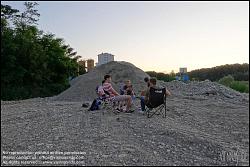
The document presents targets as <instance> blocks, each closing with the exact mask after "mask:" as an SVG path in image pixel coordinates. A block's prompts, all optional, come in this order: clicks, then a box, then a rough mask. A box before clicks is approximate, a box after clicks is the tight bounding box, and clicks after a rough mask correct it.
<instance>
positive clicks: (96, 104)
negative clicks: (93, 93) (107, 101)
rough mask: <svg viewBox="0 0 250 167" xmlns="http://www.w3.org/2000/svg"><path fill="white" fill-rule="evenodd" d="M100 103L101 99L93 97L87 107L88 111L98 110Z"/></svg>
mask: <svg viewBox="0 0 250 167" xmlns="http://www.w3.org/2000/svg"><path fill="white" fill-rule="evenodd" d="M100 105H101V101H100V100H98V99H94V100H93V102H92V104H91V106H90V108H89V111H94V110H99V109H100Z"/></svg>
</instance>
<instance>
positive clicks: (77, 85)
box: [52, 61, 149, 101]
mask: <svg viewBox="0 0 250 167" xmlns="http://www.w3.org/2000/svg"><path fill="white" fill-rule="evenodd" d="M106 74H110V75H111V76H112V85H113V87H114V88H115V89H116V90H117V91H119V87H120V84H121V82H124V81H125V80H127V79H130V80H131V82H132V84H133V87H134V90H135V93H137V94H138V93H139V92H141V91H142V90H143V89H145V83H144V78H145V77H149V75H148V74H146V73H145V72H144V71H142V70H141V69H139V68H137V67H136V66H134V65H133V64H131V63H128V62H117V61H113V62H109V63H107V64H103V65H101V66H98V67H96V68H95V69H93V70H92V71H90V72H89V73H86V74H84V75H81V76H79V77H77V78H75V79H74V80H72V82H71V87H70V88H69V89H67V90H66V91H64V92H62V93H61V94H59V95H57V96H55V97H53V98H52V100H56V101H91V100H92V99H93V98H95V97H96V93H95V88H96V86H97V85H100V84H101V82H102V80H103V77H104V75H106Z"/></svg>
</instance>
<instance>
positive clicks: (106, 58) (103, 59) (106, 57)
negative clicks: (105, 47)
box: [96, 53, 114, 66]
mask: <svg viewBox="0 0 250 167" xmlns="http://www.w3.org/2000/svg"><path fill="white" fill-rule="evenodd" d="M97 56H98V62H97V63H96V66H99V65H102V64H106V63H108V62H110V61H114V55H112V54H110V53H101V54H99V55H97Z"/></svg>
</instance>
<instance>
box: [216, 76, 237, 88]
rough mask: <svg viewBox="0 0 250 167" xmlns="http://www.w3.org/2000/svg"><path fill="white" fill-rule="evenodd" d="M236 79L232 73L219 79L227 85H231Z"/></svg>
mask: <svg viewBox="0 0 250 167" xmlns="http://www.w3.org/2000/svg"><path fill="white" fill-rule="evenodd" d="M233 81H234V78H233V76H232V75H228V76H225V77H223V78H221V79H220V80H219V83H220V84H222V85H225V86H228V87H229V86H230V85H231V83H232V82H233Z"/></svg>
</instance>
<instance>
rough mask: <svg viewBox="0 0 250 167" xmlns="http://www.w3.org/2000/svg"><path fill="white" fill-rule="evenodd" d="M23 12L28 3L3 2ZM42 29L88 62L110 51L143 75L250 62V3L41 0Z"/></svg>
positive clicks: (40, 21)
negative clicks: (138, 69)
mask: <svg viewBox="0 0 250 167" xmlns="http://www.w3.org/2000/svg"><path fill="white" fill-rule="evenodd" d="M1 3H2V4H8V5H10V6H12V7H13V8H16V9H19V10H21V11H23V8H24V5H23V3H24V1H16V2H15V1H12V2H11V1H1ZM38 4H39V5H38V6H37V9H38V12H39V13H40V14H41V16H40V20H39V22H38V23H39V25H38V27H39V28H40V29H42V30H44V31H45V32H51V33H53V34H55V35H56V37H60V38H63V39H64V40H65V42H66V43H67V44H69V45H70V46H71V47H73V48H74V49H75V51H77V52H78V55H81V56H82V58H83V59H88V58H92V59H94V60H95V62H96V61H97V55H98V54H100V53H102V52H108V53H111V54H114V55H115V60H117V61H128V62H131V63H133V64H134V65H136V66H137V67H139V68H141V69H143V70H144V71H151V70H155V71H158V72H162V71H164V72H168V73H169V72H171V70H174V71H175V72H178V70H179V68H180V67H187V69H188V71H191V70H194V69H199V68H208V67H214V66H217V65H224V64H234V63H249V2H248V1H221V2H220V1H214V2H213V1H210V2H209V1H207V2H204V1H202V2H197V1H195V2H192V1H178V2H177V1H166V2H164V1H158V2H155V1H151V2H148V1H145V2H141V1H138V2H132V1H131V2H129V1H127V2H126V1H117V2H115V1H110V2H109V1H107V2H103V1H99V2H98V1H95V2H91V1H89V2H87V1H85V2H84V1H82V2H81V1H75V2H73V1H68V2H67V1H61V2H60V1H59V2H58V1H57V2H51V1H47V2H42V1H41V2H38Z"/></svg>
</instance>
